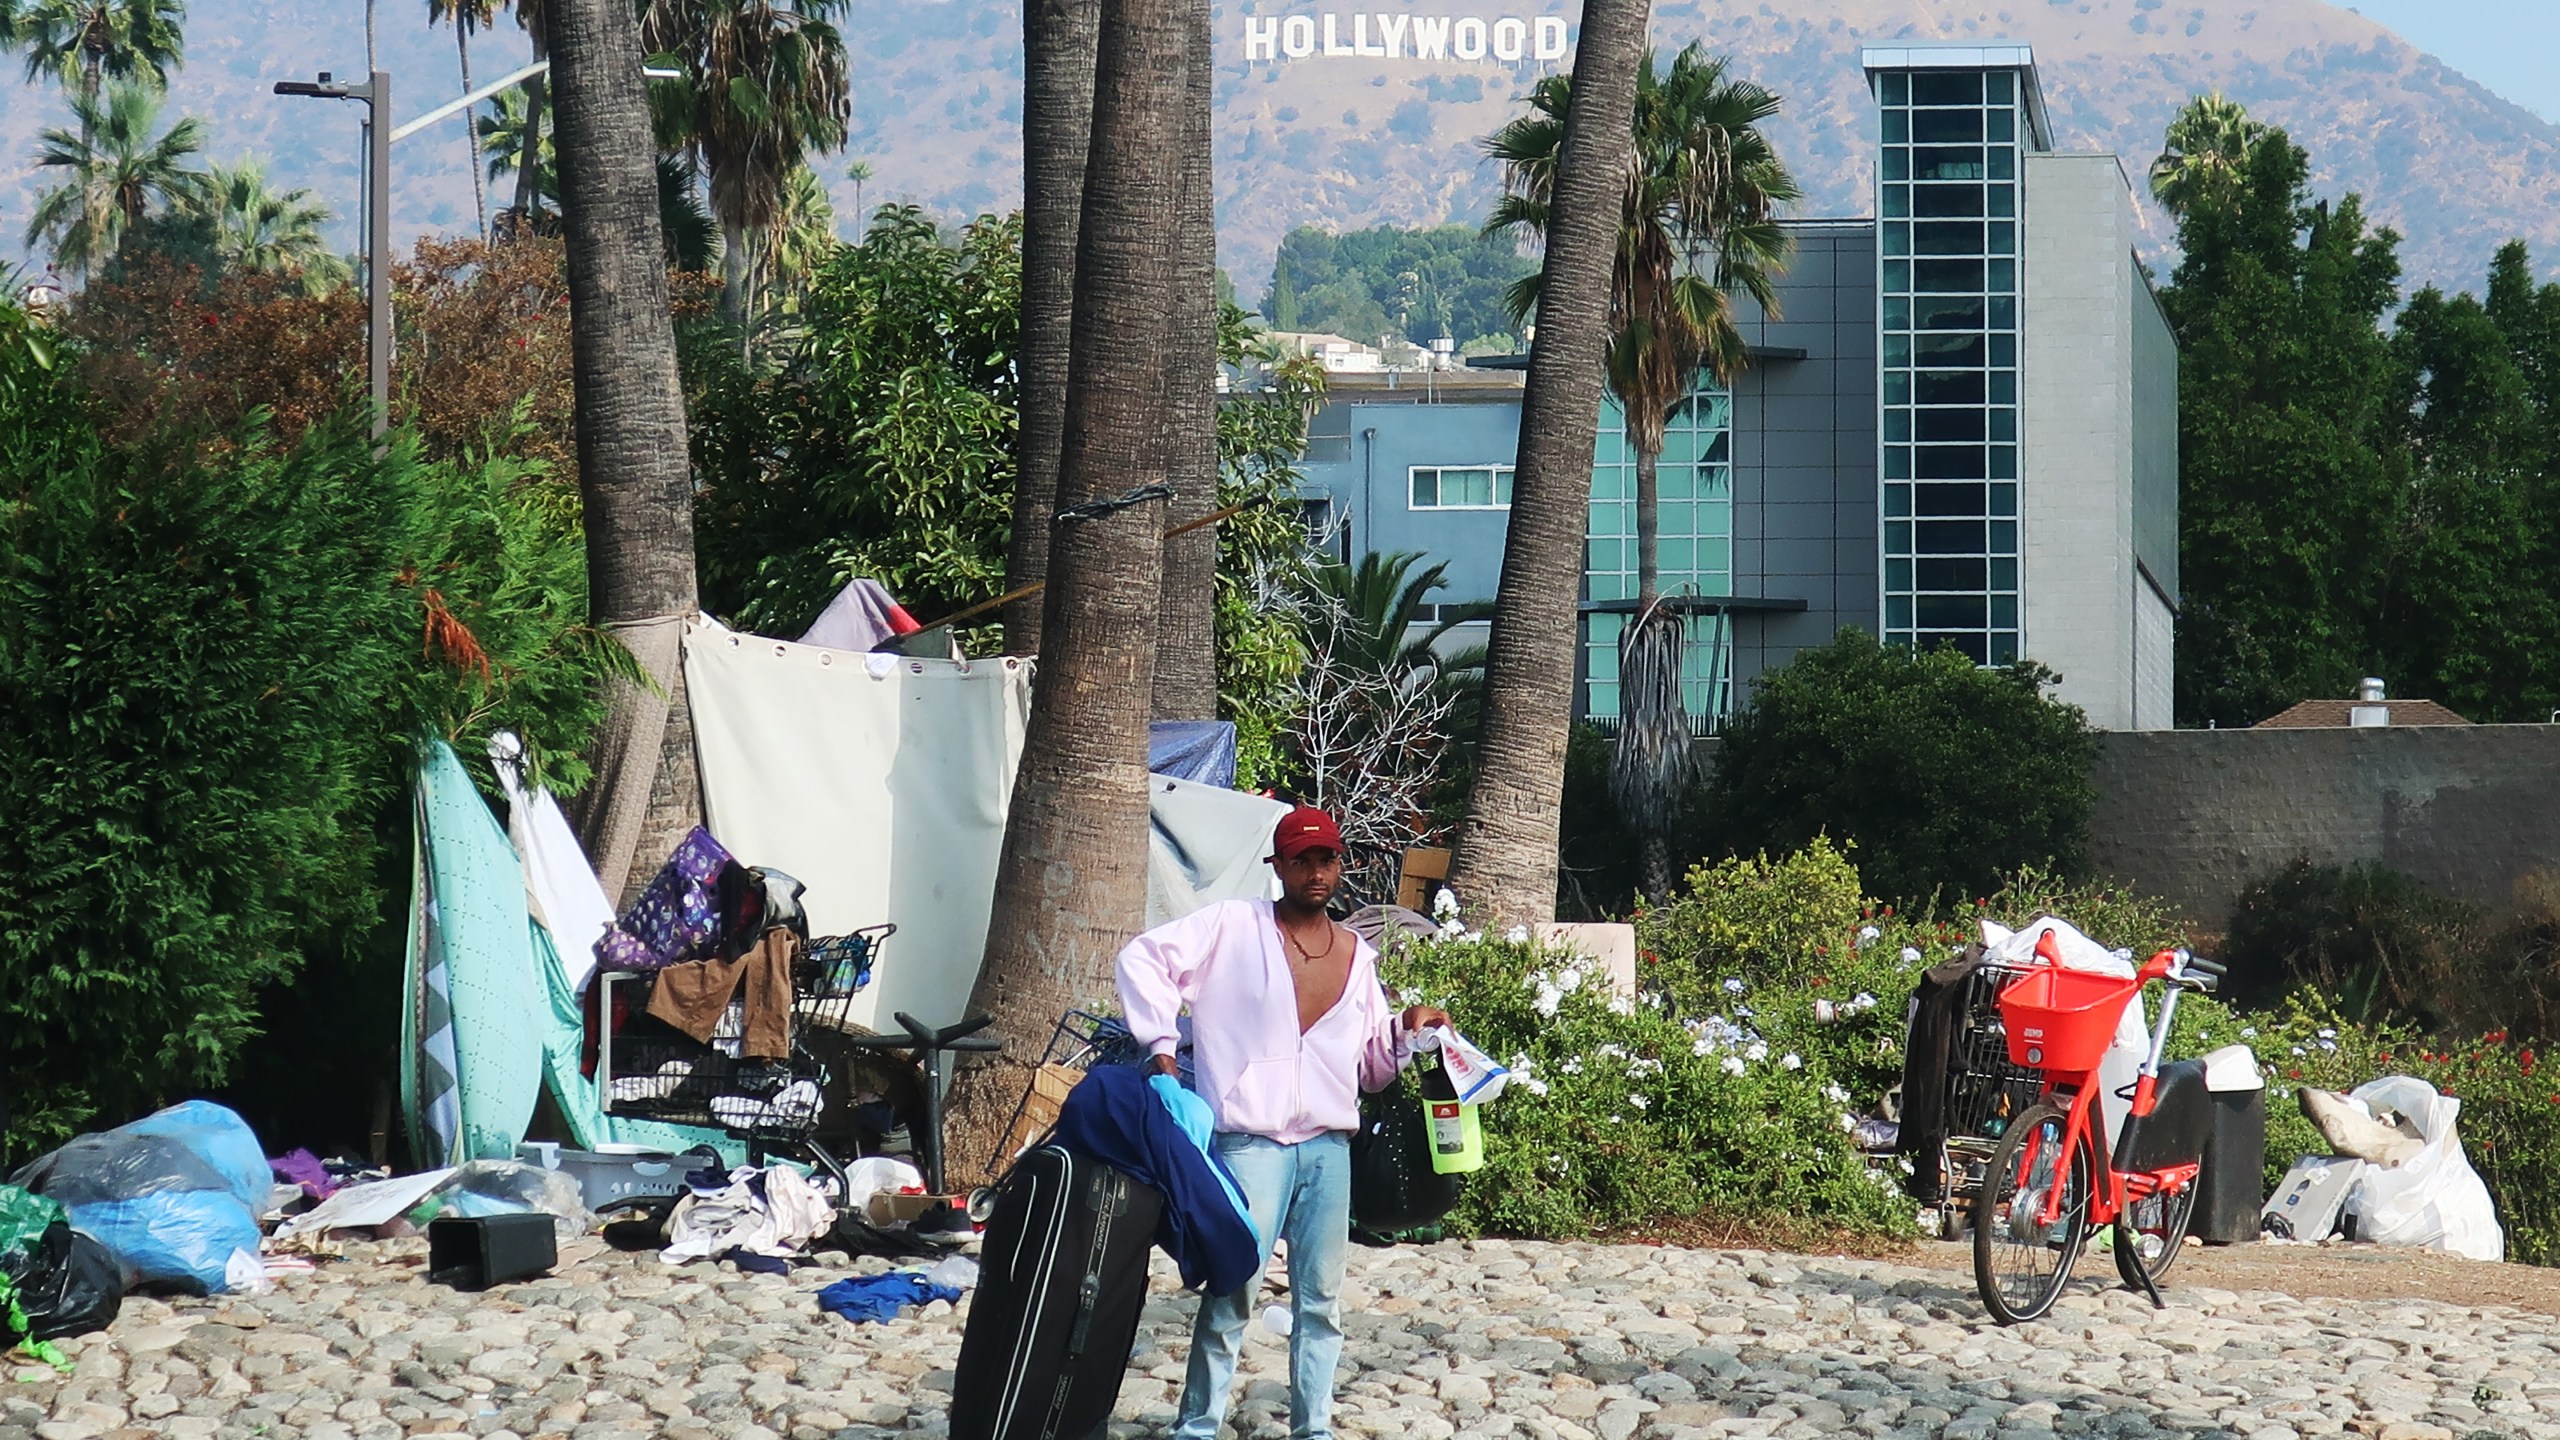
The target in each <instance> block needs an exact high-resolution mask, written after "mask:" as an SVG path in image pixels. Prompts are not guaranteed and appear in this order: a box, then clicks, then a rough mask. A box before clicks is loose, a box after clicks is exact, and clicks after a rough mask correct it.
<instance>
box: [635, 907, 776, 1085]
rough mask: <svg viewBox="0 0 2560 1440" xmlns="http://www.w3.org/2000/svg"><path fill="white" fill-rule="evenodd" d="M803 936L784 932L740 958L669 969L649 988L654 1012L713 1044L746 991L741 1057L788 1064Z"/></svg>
mask: <svg viewBox="0 0 2560 1440" xmlns="http://www.w3.org/2000/svg"><path fill="white" fill-rule="evenodd" d="M799 943H800V942H799V937H798V936H796V935H793V934H792V933H791V932H790V931H788V930H784V929H779V928H777V929H772V930H767V931H766V932H764V938H763V939H762V940H759V941H757V942H756V943H755V944H754V945H753V946H751V947H749V948H748V950H747V952H746V953H745V954H743V955H740V956H738V957H737V958H735V959H721V958H718V957H716V956H715V957H714V958H712V959H709V960H690V961H686V962H684V963H682V964H676V965H669V966H668V967H667V968H665V969H664V970H661V971H659V972H658V976H657V979H656V980H655V981H654V982H653V983H652V984H651V985H650V987H649V1013H650V1014H651V1015H652V1016H654V1017H656V1018H657V1019H660V1020H664V1021H665V1022H667V1023H668V1024H669V1025H672V1026H674V1027H675V1028H676V1029H678V1030H681V1031H683V1032H684V1033H685V1034H687V1035H690V1036H692V1037H693V1038H694V1039H696V1040H699V1041H701V1042H702V1043H704V1044H706V1045H707V1044H709V1043H711V1035H712V1032H713V1031H715V1030H717V1029H718V1028H719V1027H720V1017H721V1016H722V1015H723V1014H725V1013H727V1011H728V1009H729V1001H730V999H731V998H732V997H735V996H736V995H737V994H738V993H739V991H740V989H741V988H743V989H744V990H745V992H746V995H745V1006H744V1008H745V1011H746V1032H745V1036H744V1041H743V1044H742V1046H741V1048H740V1050H739V1054H741V1055H742V1056H744V1057H745V1058H746V1059H749V1060H783V1059H788V1058H789V1057H790V1055H791V960H792V956H793V954H794V953H795V951H796V950H797V948H798V946H799Z"/></svg>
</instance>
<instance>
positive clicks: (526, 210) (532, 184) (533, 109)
mask: <svg viewBox="0 0 2560 1440" xmlns="http://www.w3.org/2000/svg"><path fill="white" fill-rule="evenodd" d="M542 50H543V46H542V43H541V37H540V36H536V37H535V43H534V57H533V58H535V59H536V60H539V59H542V58H543V55H542ZM548 98H549V91H548V89H547V88H546V86H545V83H544V77H542V76H540V75H536V76H534V77H533V78H532V79H530V80H527V81H525V82H524V138H523V140H522V142H521V145H522V148H521V149H519V150H518V151H517V152H516V234H517V235H519V236H531V235H532V234H533V212H534V211H535V209H537V208H538V207H540V205H541V204H542V187H541V183H540V181H539V178H538V176H537V174H536V172H537V171H539V170H540V169H541V168H542V112H543V110H544V108H545V102H546V101H547V100H548Z"/></svg>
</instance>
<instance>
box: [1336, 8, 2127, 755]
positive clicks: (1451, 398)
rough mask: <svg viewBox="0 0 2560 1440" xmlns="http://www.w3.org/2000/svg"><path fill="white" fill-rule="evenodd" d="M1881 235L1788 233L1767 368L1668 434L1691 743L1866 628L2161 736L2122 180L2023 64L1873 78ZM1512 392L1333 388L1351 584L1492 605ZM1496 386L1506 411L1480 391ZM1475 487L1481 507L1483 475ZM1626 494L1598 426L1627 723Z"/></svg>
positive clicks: (1750, 313) (1599, 485) (1951, 49)
mask: <svg viewBox="0 0 2560 1440" xmlns="http://www.w3.org/2000/svg"><path fill="white" fill-rule="evenodd" d="M1862 60H1863V63H1864V65H1865V68H1866V72H1867V75H1868V78H1869V82H1870V86H1871V88H1872V92H1873V93H1874V95H1875V97H1876V108H1875V111H1874V112H1873V113H1874V120H1873V128H1872V129H1871V131H1870V132H1869V138H1870V140H1871V141H1872V142H1873V150H1874V154H1875V156H1876V166H1875V176H1876V182H1875V200H1876V213H1875V216H1874V217H1873V218H1861V219H1846V220H1808V221H1801V222H1796V223H1793V224H1791V225H1790V226H1789V230H1790V232H1791V234H1792V236H1793V238H1794V241H1795V257H1794V260H1793V262H1792V264H1791V265H1790V267H1789V269H1788V271H1787V272H1786V274H1785V276H1784V278H1783V281H1782V283H1781V287H1780V293H1779V301H1780V303H1779V306H1778V313H1777V314H1776V315H1774V316H1772V315H1765V314H1761V313H1759V312H1758V311H1757V310H1756V309H1755V308H1754V307H1752V306H1751V305H1750V304H1749V302H1748V300H1747V299H1738V302H1737V303H1738V304H1739V306H1740V308H1741V310H1742V320H1743V325H1744V328H1745V332H1746V334H1747V336H1748V338H1749V339H1750V340H1751V342H1752V363H1751V365H1750V366H1749V367H1748V369H1747V370H1746V371H1745V372H1744V373H1743V374H1742V375H1741V376H1740V378H1739V379H1738V380H1737V382H1736V383H1735V385H1734V386H1733V388H1732V390H1731V391H1730V393H1728V392H1726V391H1725V390H1723V389H1721V388H1717V387H1715V386H1713V385H1712V384H1708V385H1706V386H1704V387H1703V388H1701V390H1700V391H1699V392H1698V393H1697V394H1696V395H1694V396H1693V397H1692V398H1691V401H1690V403H1689V404H1688V406H1686V407H1685V408H1684V410H1683V411H1682V413H1681V414H1679V415H1677V416H1675V417H1674V421H1673V426H1672V434H1671V436H1670V439H1669V443H1668V444H1667V445H1666V448H1665V452H1664V455H1663V458H1662V465H1661V475H1662V486H1663V496H1664V503H1663V510H1662V532H1661V533H1662V537H1663V575H1664V589H1665V590H1666V592H1668V593H1672V594H1675V595H1678V596H1680V597H1681V599H1680V603H1681V604H1683V605H1684V606H1685V607H1686V608H1687V609H1689V610H1690V611H1691V612H1692V614H1693V616H1695V617H1696V618H1695V623H1693V626H1692V632H1693V633H1692V641H1691V647H1690V649H1691V653H1690V657H1689V667H1690V674H1689V679H1690V684H1689V686H1688V690H1689V697H1690V706H1691V712H1692V713H1693V714H1696V715H1699V716H1701V717H1702V719H1703V720H1704V721H1705V722H1706V724H1707V725H1709V726H1712V724H1713V722H1714V720H1715V719H1716V718H1717V717H1719V716H1720V715H1721V714H1722V713H1723V711H1724V709H1725V708H1726V707H1727V706H1728V705H1730V703H1731V702H1732V699H1733V698H1734V696H1735V695H1736V694H1737V693H1738V689H1737V687H1743V686H1747V685H1748V684H1749V683H1750V682H1751V681H1752V680H1753V679H1755V678H1756V677H1757V676H1759V675H1761V674H1763V673H1765V672H1766V671H1767V670H1769V669H1772V668H1775V667H1777V666H1780V665H1783V664H1785V663H1786V662H1787V661H1788V660H1789V659H1791V658H1792V657H1793V656H1795V655H1796V654H1797V653H1798V652H1800V651H1802V650H1804V649H1807V648H1809V647H1813V646H1818V645H1821V644H1824V643H1826V642H1828V641H1829V640H1830V639H1831V638H1832V636H1833V635H1835V634H1836V633H1838V631H1839V630H1840V629H1842V628H1843V627H1848V626H1855V627H1857V628H1859V629H1863V630H1866V631H1869V632H1870V633H1874V634H1878V635H1881V636H1883V637H1884V638H1885V639H1886V640H1888V641H1890V642H1893V643H1899V644H1905V645H1913V646H1920V647H1937V646H1951V647H1953V648H1955V649H1957V650H1959V651H1961V652H1963V653H1964V654H1966V655H1968V656H1970V657H1971V658H1973V659H1974V660H1975V661H1977V662H1979V663H1984V664H2003V663H2007V662H2010V661H2014V660H2018V659H2022V658H2023V659H2033V660H2037V661H2040V662H2042V663H2044V664H2045V665H2048V666H2050V667H2051V668H2053V669H2054V670H2056V671H2058V672H2060V674H2061V675H2062V677H2063V678H2062V681H2061V684H2060V686H2059V693H2060V694H2061V695H2062V697H2063V698H2064V699H2067V700H2070V701H2072V702H2073V703H2075V704H2078V705H2080V706H2082V707H2083V708H2084V709H2086V710H2087V711H2088V713H2089V717H2090V719H2091V721H2092V722H2093V723H2095V724H2097V725H2098V726H2100V727H2101V728H2104V729H2110V730H2135V729H2152V728H2166V727H2168V726H2169V725H2170V723H2171V718H2170V716H2171V711H2170V704H2171V672H2172V665H2171V622H2172V619H2173V617H2174V615H2175V613H2176V608H2177V595H2178V588H2177V587H2178V570H2177V528H2178V526H2177V481H2178V462H2177V355H2176V350H2175V346H2174V343H2173V342H2172V340H2171V337H2170V334H2169V330H2168V326H2167V322H2166V320H2165V319H2164V317H2163V316H2162V314H2161V311H2160V308H2159V305H2158V302H2157V301H2156V299H2155V298H2154V296H2153V294H2152V291H2151V287H2150V283H2149V281H2148V279H2147V277H2146V276H2145V274H2144V271H2143V269H2142V266H2141V263H2140V261H2139V259H2138V258H2137V256H2136V253H2135V249H2134V242H2135V211H2134V202H2133V190H2132V186H2131V182H2130V179H2129V178H2128V176H2127V174H2126V171H2125V169H2124V166H2123V165H2122V164H2121V162H2120V161H2118V159H2117V158H2116V157H2115V156H2112V155H2103V154H2095V155H2077V154H2062V153H2057V152H2055V151H2054V149H2053V147H2052V141H2051V135H2050V132H2049V129H2048V127H2047V124H2046V120H2045V113H2044V102H2043V96H2042V91H2041V88H2040V78H2039V76H2038V74H2037V71H2036V68H2035V62H2034V57H2033V56H2032V54H2031V53H2030V52H2029V51H2028V49H2027V47H2025V46H2023V45H2005V44H1993V45H1970V44H1967V45H1947V44H1925V45H1922V44H1915V45H1906V46H1896V47H1890V48H1875V49H1869V50H1867V51H1866V52H1864V54H1863V56H1862ZM1477 363H1478V365H1479V366H1480V367H1489V368H1494V369H1497V370H1499V369H1501V368H1503V367H1506V366H1508V367H1512V373H1511V376H1510V378H1509V380H1508V381H1507V382H1505V381H1502V380H1493V377H1484V378H1482V379H1474V378H1471V380H1470V382H1469V383H1467V384H1465V385H1463V386H1460V385H1456V384H1452V383H1448V382H1446V381H1435V380H1433V379H1431V378H1429V377H1413V376H1405V377H1401V378H1400V377H1398V376H1395V375H1393V374H1387V375H1383V376H1349V375H1345V376H1337V377H1336V382H1335V389H1334V392H1333V395H1332V398H1331V400H1330V401H1329V403H1328V405H1327V408H1326V410H1325V412H1324V413H1323V414H1322V415H1320V416H1318V418H1317V421H1316V424H1315V431H1316V434H1317V436H1318V437H1319V438H1318V441H1317V444H1316V447H1315V450H1314V451H1313V453H1311V455H1310V458H1309V463H1308V465H1307V479H1308V489H1309V493H1310V495H1311V497H1312V503H1313V504H1314V505H1315V506H1316V507H1317V508H1320V509H1321V510H1322V511H1324V513H1326V514H1327V515H1330V516H1333V517H1336V518H1337V519H1348V520H1349V524H1348V526H1347V528H1346V527H1344V526H1340V525H1337V527H1336V529H1335V531H1334V534H1335V538H1336V540H1337V541H1338V543H1340V544H1342V545H1343V546H1344V547H1345V551H1346V553H1355V552H1363V551H1372V550H1419V551H1422V552H1424V553H1426V554H1428V555H1430V556H1432V557H1433V558H1434V559H1435V560H1441V561H1445V562H1447V564H1448V569H1449V579H1450V589H1449V592H1448V593H1447V596H1446V598H1447V599H1449V600H1452V601H1466V600H1478V599H1487V598H1490V597H1491V596H1492V595H1493V593H1494V587H1495V584H1496V582H1497V580H1498V579H1499V573H1500V565H1501V532H1502V524H1501V522H1502V519H1503V514H1504V511H1505V509H1506V507H1507V503H1508V480H1509V469H1508V462H1509V460H1510V458H1511V456H1512V455H1513V453H1514V451H1515V450H1516V448H1517V439H1518V429H1519V404H1518V398H1517V392H1516V389H1507V388H1506V383H1507V384H1508V385H1510V386H1516V383H1517V369H1516V367H1517V366H1518V365H1519V364H1520V363H1521V362H1520V360H1519V358H1518V357H1506V358H1504V359H1500V360H1495V361H1491V362H1485V361H1479V362H1477ZM1487 380H1493V383H1492V384H1491V385H1490V386H1488V384H1487V383H1486V381H1487ZM1479 471H1481V472H1483V473H1482V475H1481V476H1480V475H1479V474H1478V472H1479ZM1632 493H1633V492H1632V463H1631V457H1629V456H1628V454H1627V453H1626V446H1625V443H1624V437H1623V427H1622V425H1621V424H1620V422H1619V417H1618V414H1617V411H1616V407H1615V405H1614V404H1611V405H1609V406H1608V407H1607V408H1606V409H1605V410H1604V412H1603V414H1602V416H1601V433H1600V438H1599V444H1598V451H1597V453H1596V454H1595V456H1594V481H1593V496H1592V509H1591V524H1590V530H1589V541H1588V544H1587V549H1586V557H1585V558H1586V564H1585V574H1584V585H1583V598H1582V609H1583V612H1584V624H1583V634H1584V644H1583V646H1582V650H1581V654H1580V658H1579V660H1578V662H1577V678H1578V680H1579V681H1580V686H1579V689H1580V693H1581V696H1582V702H1581V709H1582V713H1583V714H1584V715H1585V716H1586V717H1587V718H1590V719H1593V720H1596V721H1599V722H1602V723H1607V722H1609V721H1611V720H1613V719H1614V718H1615V715H1616V708H1617V697H1616V685H1615V681H1616V660H1617V656H1616V637H1617V634H1618V631H1619V628H1620V627H1621V626H1622V625H1623V623H1624V614H1625V612H1626V610H1627V609H1628V608H1629V606H1628V600H1629V598H1630V597H1632V596H1633V594H1634V576H1633V573H1632V572H1633V569H1634V562H1633V556H1632V551H1633V548H1634V547H1633V543H1632V538H1631V537H1632V535H1633V530H1634V525H1633V513H1632V509H1633V507H1632V501H1631V497H1632Z"/></svg>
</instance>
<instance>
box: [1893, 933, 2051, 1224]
mask: <svg viewBox="0 0 2560 1440" xmlns="http://www.w3.org/2000/svg"><path fill="white" fill-rule="evenodd" d="M2023 973H2024V972H2023V971H2021V970H2017V969H2012V968H2010V967H2007V966H2002V965H1992V964H1984V965H1981V966H1978V967H1976V968H1975V969H1974V971H1973V973H1972V974H1970V975H1968V976H1966V977H1965V978H1964V979H1963V980H1962V981H1961V982H1959V983H1960V984H1962V985H1963V986H1964V990H1963V992H1962V993H1961V995H1960V996H1959V997H1958V1000H1957V1005H1958V1008H1959V1010H1960V1012H1961V1014H1962V1016H1963V1018H1962V1020H1961V1021H1960V1022H1959V1025H1958V1029H1957V1032H1956V1035H1955V1037H1954V1043H1953V1044H1952V1045H1951V1046H1950V1047H1949V1049H1948V1056H1947V1075H1946V1092H1945V1100H1944V1102H1943V1108H1942V1109H1941V1111H1940V1113H1941V1114H1942V1115H1943V1116H1944V1117H1945V1122H1946V1138H1945V1139H1944V1140H1942V1141H1941V1142H1939V1145H1938V1147H1937V1154H1936V1156H1935V1157H1934V1160H1935V1163H1936V1166H1937V1170H1936V1174H1935V1175H1934V1176H1915V1177H1914V1178H1915V1179H1918V1180H1920V1181H1921V1189H1922V1191H1923V1192H1924V1193H1925V1194H1928V1195H1930V1196H1932V1197H1933V1198H1934V1199H1935V1200H1936V1203H1937V1205H1938V1213H1939V1221H1940V1227H1941V1228H1940V1233H1942V1234H1949V1235H1952V1234H1954V1233H1955V1232H1956V1231H1957V1230H1958V1229H1960V1228H1962V1226H1963V1225H1964V1224H1965V1223H1966V1217H1969V1216H1970V1215H1971V1214H1972V1213H1973V1197H1974V1193H1975V1192H1976V1191H1977V1190H1979V1189H1980V1188H1981V1185H1982V1174H1983V1167H1984V1166H1985V1165H1986V1164H1987V1163H1988V1162H1989V1161H1990V1159H1991V1154H1992V1152H1993V1151H1995V1150H1997V1149H1999V1148H2000V1137H2001V1136H2003V1135H2004V1134H2006V1133H2008V1128H2009V1122H2010V1121H2011V1120H2013V1119H2015V1118H2017V1117H2018V1116H2019V1115H2022V1114H2024V1113H2026V1110H2027V1107H2028V1106H2030V1105H2033V1104H2035V1103H2036V1095H2037V1093H2038V1092H2039V1091H2040V1090H2041V1089H2042V1088H2043V1084H2044V1076H2043V1075H2042V1073H2040V1072H2039V1071H2037V1070H2035V1069H2033V1068H2031V1067H2029V1066H2025V1065H2021V1064H2018V1063H2017V1062H2016V1061H2014V1060H2012V1059H2011V1058H2010V1057H2009V1031H2008V1026H2007V1025H2006V1023H2004V1022H2003V1021H2002V1020H2001V1018H2000V992H2001V990H2002V989H2004V988H2006V987H2007V986H2008V985H2009V984H2010V983H2011V982H2012V981H2015V980H2017V979H2018V978H2019V977H2020V976H2021V975H2022V974H2023ZM1915 1158H1916V1159H1917V1161H1918V1163H1919V1164H1921V1165H1924V1166H1925V1165H1928V1164H1930V1163H1931V1160H1932V1158H1933V1157H1929V1156H1925V1155H1924V1156H1919V1157H1915ZM1932 1179H1934V1180H1935V1182H1936V1183H1935V1184H1934V1185H1932V1184H1929V1183H1928V1181H1929V1180H1932Z"/></svg>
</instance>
